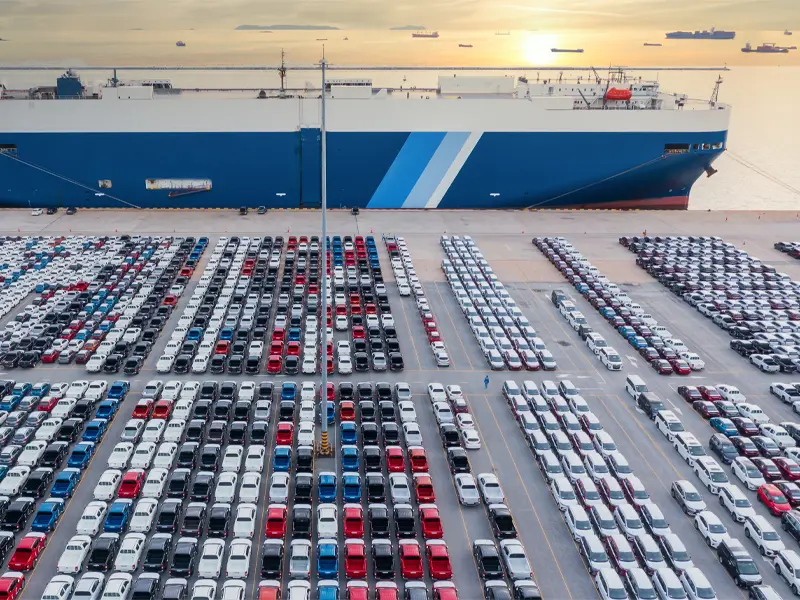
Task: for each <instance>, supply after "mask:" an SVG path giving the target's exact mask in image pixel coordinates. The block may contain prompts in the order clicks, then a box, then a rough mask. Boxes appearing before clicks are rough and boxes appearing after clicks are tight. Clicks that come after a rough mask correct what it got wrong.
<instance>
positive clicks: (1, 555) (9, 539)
mask: <svg viewBox="0 0 800 600" xmlns="http://www.w3.org/2000/svg"><path fill="white" fill-rule="evenodd" d="M13 548H14V534H13V533H11V532H10V531H0V561H5V559H6V556H7V555H8V552H9V550H11V549H13Z"/></svg>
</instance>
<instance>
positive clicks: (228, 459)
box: [222, 444, 244, 473]
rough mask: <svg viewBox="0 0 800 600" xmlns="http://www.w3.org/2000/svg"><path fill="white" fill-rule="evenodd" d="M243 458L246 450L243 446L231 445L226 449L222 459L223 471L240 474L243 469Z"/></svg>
mask: <svg viewBox="0 0 800 600" xmlns="http://www.w3.org/2000/svg"><path fill="white" fill-rule="evenodd" d="M242 456H244V448H243V447H242V446H239V445H236V444H231V445H229V446H228V447H227V448H226V449H225V454H224V456H223V457H222V471H223V473H224V472H228V471H229V472H232V473H238V472H239V469H241V468H242Z"/></svg>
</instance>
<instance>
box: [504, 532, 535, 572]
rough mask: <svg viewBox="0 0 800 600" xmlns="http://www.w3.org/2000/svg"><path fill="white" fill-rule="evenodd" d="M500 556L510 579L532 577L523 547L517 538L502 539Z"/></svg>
mask: <svg viewBox="0 0 800 600" xmlns="http://www.w3.org/2000/svg"><path fill="white" fill-rule="evenodd" d="M500 556H501V557H502V559H503V565H504V566H505V568H506V573H508V576H509V577H510V578H511V580H512V581H516V580H517V579H533V571H532V570H531V565H530V563H529V562H528V556H527V555H526V554H525V547H524V546H523V545H522V543H521V542H520V541H519V540H503V541H502V542H500Z"/></svg>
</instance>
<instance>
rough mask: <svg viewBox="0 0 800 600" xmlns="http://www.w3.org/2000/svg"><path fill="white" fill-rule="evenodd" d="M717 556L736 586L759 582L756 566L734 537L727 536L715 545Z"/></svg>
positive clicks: (748, 585) (747, 585)
mask: <svg viewBox="0 0 800 600" xmlns="http://www.w3.org/2000/svg"><path fill="white" fill-rule="evenodd" d="M717 557H718V558H719V563H720V564H721V565H722V567H723V568H724V569H725V570H726V571H727V572H728V575H730V576H731V577H732V578H733V581H734V583H735V584H736V585H737V586H739V587H750V586H753V585H760V584H761V582H762V579H761V573H759V571H758V566H757V565H756V563H755V561H754V560H753V558H752V557H751V556H750V553H749V552H748V551H747V550H745V548H744V546H743V545H742V543H741V542H740V541H739V540H737V539H736V538H730V537H729V538H725V539H724V540H722V541H721V542H720V544H719V546H718V547H717Z"/></svg>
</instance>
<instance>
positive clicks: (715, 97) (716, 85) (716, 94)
mask: <svg viewBox="0 0 800 600" xmlns="http://www.w3.org/2000/svg"><path fill="white" fill-rule="evenodd" d="M721 85H722V75H719V76H718V77H717V81H716V82H715V83H714V91H712V92H711V99H710V100H709V101H708V105H709V106H711V107H712V108H713V107H714V106H716V105H717V102H719V88H720V86H721Z"/></svg>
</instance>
